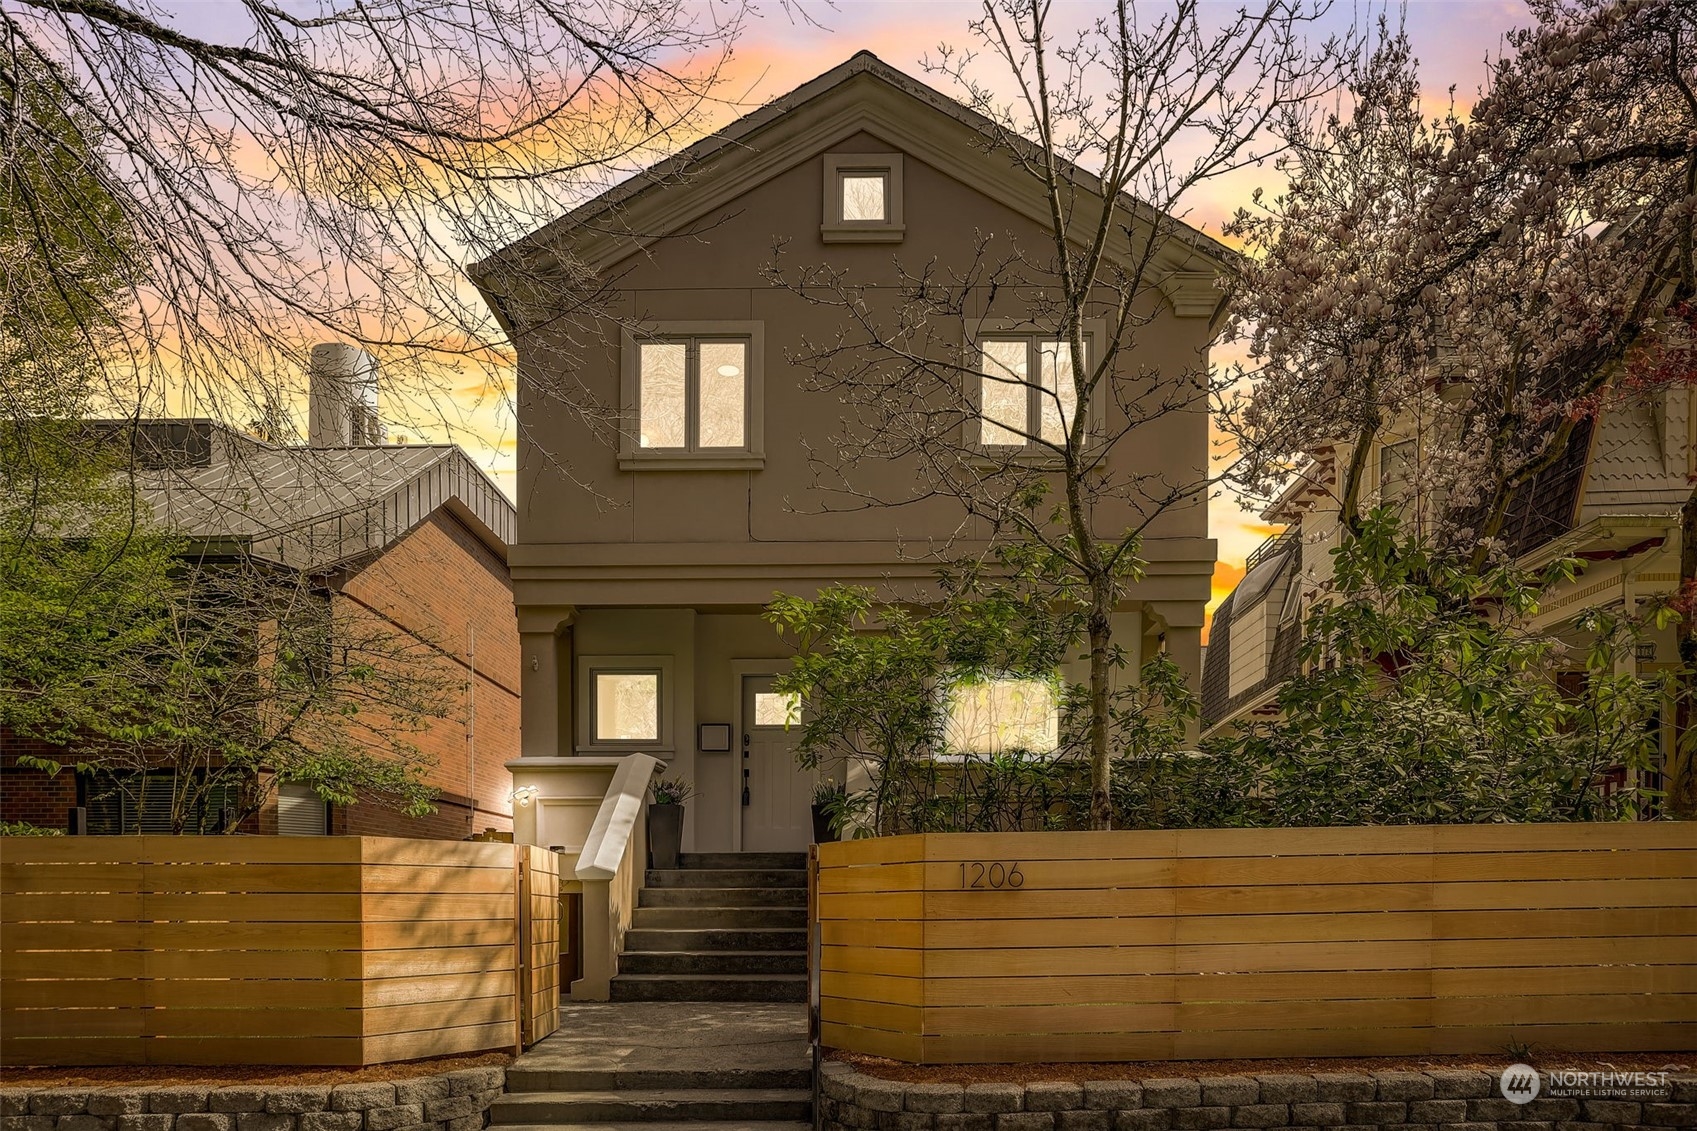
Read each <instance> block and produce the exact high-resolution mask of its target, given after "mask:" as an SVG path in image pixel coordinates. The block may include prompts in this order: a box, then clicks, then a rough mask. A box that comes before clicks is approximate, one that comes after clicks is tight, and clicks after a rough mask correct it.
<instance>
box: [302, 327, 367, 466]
mask: <svg viewBox="0 0 1697 1131" xmlns="http://www.w3.org/2000/svg"><path fill="white" fill-rule="evenodd" d="M306 436H307V444H308V445H310V446H311V447H314V448H348V447H360V446H362V445H365V444H379V443H382V442H383V425H382V423H381V422H380V421H379V419H378V416H377V360H376V359H375V358H373V357H372V356H371V355H370V354H368V353H366V352H365V351H364V350H362V349H359V348H357V347H355V346H348V345H343V344H341V343H339V342H326V343H324V344H323V345H316V346H313V347H312V362H311V364H310V365H309V367H308V370H307V430H306Z"/></svg>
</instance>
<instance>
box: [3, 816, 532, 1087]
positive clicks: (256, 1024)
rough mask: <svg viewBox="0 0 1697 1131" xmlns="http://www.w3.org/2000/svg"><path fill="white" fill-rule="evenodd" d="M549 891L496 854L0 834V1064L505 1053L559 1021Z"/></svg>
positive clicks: (520, 861)
mask: <svg viewBox="0 0 1697 1131" xmlns="http://www.w3.org/2000/svg"><path fill="white" fill-rule="evenodd" d="M558 890H559V876H558V865H557V863H556V858H555V857H554V854H553V853H549V852H545V851H541V850H537V849H534V848H530V847H528V846H518V847H515V846H513V845H511V844H489V843H458V842H453V841H425V840H395V839H384V838H375V837H263V838H261V837H240V838H236V837H169V836H131V837H64V838H58V837H55V838H52V839H48V838H41V839H33V838H32V839H21V838H8V839H6V840H4V841H0V1063H3V1064H7V1065H23V1064H34V1065H93V1064H303V1065H304V1064H317V1065H358V1064H380V1063H384V1062H387V1061H394V1060H409V1059H413V1058H417V1057H426V1056H441V1055H448V1054H453V1053H464V1052H475V1051H479V1050H484V1049H491V1048H507V1049H510V1048H513V1047H514V1046H515V1045H517V1044H519V1043H521V1040H522V1043H529V1042H531V1041H534V1040H536V1039H539V1038H540V1037H541V1036H545V1035H546V1034H547V1032H549V1031H552V1028H553V1026H554V1025H555V1024H556V1023H557V1019H558V1006H559V983H558V973H557V967H558V935H557V926H556V923H557V919H558V914H559V912H558V903H559V901H558V898H557V895H558ZM551 896H552V897H553V900H552V904H550V897H551ZM538 918H540V919H542V920H543V922H542V923H540V924H538V923H536V922H535V920H536V919H538Z"/></svg>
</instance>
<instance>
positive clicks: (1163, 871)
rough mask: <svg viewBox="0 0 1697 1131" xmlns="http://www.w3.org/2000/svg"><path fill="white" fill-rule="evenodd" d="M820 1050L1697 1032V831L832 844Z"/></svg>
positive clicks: (1668, 827)
mask: <svg viewBox="0 0 1697 1131" xmlns="http://www.w3.org/2000/svg"><path fill="white" fill-rule="evenodd" d="M817 898H818V907H819V911H818V915H819V931H820V934H821V943H822V946H821V958H820V971H821V974H820V978H821V1011H822V1026H823V1039H824V1043H825V1044H826V1045H829V1046H833V1047H836V1048H842V1049H849V1050H853V1051H857V1052H863V1053H869V1054H873V1055H878V1056H889V1057H895V1058H898V1059H901V1060H907V1061H913V1062H919V1063H930V1064H958V1063H998V1062H1029V1061H1115V1060H1171V1059H1206V1058H1214V1057H1284V1056H1305V1055H1306V1056H1345V1055H1395V1054H1418V1053H1469V1052H1502V1051H1503V1050H1504V1049H1505V1048H1506V1047H1507V1046H1508V1044H1509V1043H1510V1042H1511V1041H1514V1042H1524V1043H1527V1044H1535V1045H1538V1046H1540V1047H1544V1048H1554V1049H1567V1050H1575V1051H1628V1050H1681V1049H1691V1048H1697V824H1691V823H1665V824H1664V823H1647V824H1606V825H1605V824H1594V825H1518V826H1516V825H1488V826H1487V825H1468V826H1440V827H1401V828H1327V829H1231V830H1194V831H1192V830H1186V831H1154V832H1110V833H1091V832H1078V833H952V834H938V835H922V836H902V837H883V838H876V839H871V840H861V841H852V842H847V843H842V844H825V845H821V846H820V847H819V880H818V896H817Z"/></svg>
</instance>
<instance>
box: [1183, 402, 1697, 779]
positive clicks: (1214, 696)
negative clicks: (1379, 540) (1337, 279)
mask: <svg viewBox="0 0 1697 1131" xmlns="http://www.w3.org/2000/svg"><path fill="white" fill-rule="evenodd" d="M1694 395H1697V394H1694V391H1693V390H1691V389H1688V388H1683V387H1682V388H1676V389H1668V390H1662V391H1658V392H1655V393H1648V394H1642V395H1639V396H1635V397H1633V398H1631V399H1629V400H1626V401H1624V402H1622V403H1615V404H1610V405H1609V406H1608V407H1606V408H1605V409H1604V410H1603V411H1602V413H1601V414H1600V416H1598V417H1597V418H1596V419H1594V420H1584V421H1581V422H1580V423H1579V425H1578V426H1577V427H1576V428H1575V429H1574V430H1573V433H1572V437H1571V440H1570V441H1569V444H1568V446H1567V447H1566V448H1565V449H1564V451H1563V452H1562V454H1561V456H1560V458H1558V459H1557V460H1556V462H1555V463H1553V464H1552V465H1551V466H1549V467H1547V468H1545V469H1543V470H1542V471H1540V472H1539V473H1538V475H1537V477H1536V478H1535V479H1534V480H1533V481H1532V482H1531V483H1530V484H1529V485H1528V486H1527V487H1526V488H1524V489H1522V490H1520V491H1518V492H1517V493H1516V494H1515V496H1514V497H1513V498H1512V500H1511V502H1510V509H1509V519H1508V522H1507V524H1506V525H1505V527H1504V530H1503V533H1502V540H1503V542H1504V543H1505V545H1506V547H1507V549H1508V552H1509V553H1511V554H1512V555H1513V556H1514V557H1515V559H1516V560H1517V561H1518V562H1520V563H1521V564H1522V565H1525V566H1528V567H1539V566H1542V565H1545V564H1548V563H1549V562H1552V561H1554V560H1556V559H1558V558H1561V557H1573V558H1578V559H1579V560H1580V561H1581V562H1582V563H1583V565H1582V568H1581V570H1580V571H1579V573H1578V575H1577V576H1576V577H1575V578H1574V580H1572V581H1571V582H1564V583H1562V584H1560V585H1558V586H1556V587H1555V588H1554V589H1552V590H1550V591H1549V592H1547V593H1545V594H1544V597H1543V599H1542V600H1541V602H1540V604H1539V613H1538V616H1537V617H1536V619H1535V620H1534V621H1533V627H1535V628H1539V629H1549V630H1554V631H1555V632H1556V633H1557V635H1558V636H1562V637H1563V638H1564V639H1566V640H1568V642H1569V643H1571V644H1572V645H1573V648H1574V650H1573V656H1574V661H1575V668H1576V669H1577V668H1580V667H1582V666H1583V661H1584V649H1585V645H1586V642H1585V640H1584V639H1583V638H1582V635H1581V634H1580V633H1579V631H1578V630H1577V629H1576V628H1574V627H1573V626H1572V624H1571V622H1572V621H1573V619H1574V618H1575V617H1576V616H1577V615H1578V614H1579V613H1580V612H1582V611H1584V610H1587V609H1594V608H1612V609H1617V610H1632V609H1634V608H1635V607H1636V605H1637V603H1638V602H1639V601H1641V600H1643V599H1645V598H1649V597H1661V596H1666V595H1668V594H1670V593H1672V592H1674V591H1675V590H1676V589H1677V588H1678V584H1679V510H1680V507H1681V506H1682V505H1683V504H1684V502H1685V501H1686V500H1687V499H1688V498H1689V497H1690V495H1691V490H1692V488H1691V483H1692V478H1693V475H1694V474H1697V444H1694V429H1697V412H1694V411H1693V399H1694ZM1375 448H1376V450H1375V451H1373V452H1371V453H1369V458H1368V460H1367V467H1368V469H1369V476H1370V479H1369V482H1367V483H1365V484H1364V485H1363V486H1364V488H1365V497H1366V498H1367V499H1368V500H1369V501H1370V502H1384V503H1386V504H1388V505H1392V506H1396V507H1398V508H1399V509H1400V510H1402V512H1403V513H1404V515H1405V517H1406V518H1408V519H1410V520H1418V519H1419V518H1420V517H1421V516H1422V515H1425V514H1429V513H1430V511H1431V500H1428V499H1425V498H1422V497H1420V493H1419V491H1418V490H1416V489H1415V488H1414V487H1413V484H1414V483H1416V482H1419V481H1421V480H1422V477H1421V476H1420V475H1418V474H1415V471H1416V470H1417V469H1418V468H1419V467H1420V466H1423V465H1422V460H1423V458H1424V457H1423V452H1422V448H1423V440H1422V438H1421V437H1420V435H1419V434H1418V431H1417V430H1415V429H1408V430H1406V431H1405V432H1397V431H1394V430H1393V431H1389V432H1387V434H1386V435H1385V437H1384V439H1383V441H1382V442H1379V443H1376V444H1375ZM1350 454H1351V453H1350V451H1349V449H1348V447H1347V446H1344V445H1340V446H1338V447H1337V448H1330V449H1326V450H1324V451H1319V452H1315V453H1313V455H1312V457H1311V459H1310V461H1309V463H1308V464H1307V466H1306V467H1305V468H1304V469H1303V471H1302V472H1301V473H1300V474H1299V475H1298V476H1296V477H1295V478H1294V479H1293V480H1292V482H1291V483H1290V485H1289V486H1288V487H1287V488H1286V490H1285V492H1284V493H1283V494H1282V495H1281V496H1280V497H1279V498H1278V499H1276V500H1275V501H1274V502H1273V504H1272V505H1271V506H1270V507H1268V508H1267V510H1266V511H1265V512H1263V517H1264V518H1265V519H1266V520H1267V521H1268V522H1274V523H1282V524H1284V526H1285V529H1284V531H1283V533H1280V534H1277V535H1274V536H1273V537H1272V538H1269V539H1268V540H1267V541H1266V542H1265V543H1264V544H1263V545H1262V546H1261V547H1259V548H1258V549H1257V550H1256V551H1255V552H1254V553H1252V554H1251V555H1250V556H1249V559H1248V562H1247V563H1246V566H1247V571H1246V573H1245V576H1244V579H1243V580H1242V581H1241V582H1239V583H1238V586H1237V588H1236V589H1235V590H1233V591H1232V593H1231V595H1230V596H1228V597H1227V598H1226V599H1225V600H1224V601H1223V602H1221V604H1220V606H1219V608H1218V609H1217V610H1216V611H1215V614H1214V622H1213V629H1212V632H1211V634H1210V639H1209V647H1208V662H1207V666H1206V668H1205V669H1204V672H1203V678H1202V715H1203V733H1204V735H1205V736H1206V735H1209V734H1217V733H1220V732H1222V731H1225V730H1228V729H1230V728H1232V727H1233V726H1235V725H1238V724H1239V723H1241V722H1242V721H1244V720H1246V719H1255V718H1270V717H1273V716H1275V715H1276V714H1277V706H1276V703H1275V700H1276V698H1277V695H1278V690H1279V688H1280V687H1281V686H1282V685H1283V684H1284V682H1285V681H1286V680H1289V679H1290V678H1291V677H1292V676H1294V675H1296V674H1297V673H1298V670H1299V663H1298V659H1297V646H1298V644H1299V643H1300V640H1301V635H1302V622H1303V619H1304V618H1305V616H1306V614H1307V612H1308V610H1309V609H1310V608H1311V607H1312V605H1313V603H1314V602H1315V601H1318V600H1324V599H1325V596H1326V594H1327V593H1328V592H1329V589H1330V583H1331V576H1332V554H1331V552H1332V550H1333V549H1335V548H1336V546H1337V544H1338V536H1339V532H1340V529H1341V528H1340V524H1339V521H1338V504H1337V499H1336V497H1335V491H1336V488H1337V468H1338V467H1340V466H1343V465H1344V464H1346V463H1347V461H1348V460H1349V459H1350ZM1564 626H1565V627H1564ZM1677 658H1678V657H1677V655H1676V652H1675V645H1674V635H1673V629H1672V628H1667V629H1663V630H1660V631H1658V632H1655V633H1653V634H1652V636H1651V637H1650V638H1649V640H1647V641H1646V642H1645V643H1644V644H1642V645H1641V646H1640V648H1639V650H1638V654H1637V655H1635V656H1634V657H1632V659H1631V665H1632V668H1633V670H1635V671H1638V672H1643V673H1648V672H1651V671H1655V670H1658V669H1660V668H1665V667H1671V666H1672V665H1673V664H1674V663H1675V662H1676V661H1677ZM1666 737H1667V736H1665V735H1664V741H1665V739H1666ZM1664 748H1665V746H1664Z"/></svg>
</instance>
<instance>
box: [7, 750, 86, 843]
mask: <svg viewBox="0 0 1697 1131" xmlns="http://www.w3.org/2000/svg"><path fill="white" fill-rule="evenodd" d="M64 753H65V752H64V750H63V748H61V747H60V746H58V745H56V744H54V743H50V742H43V741H41V740H40V739H36V738H20V737H19V736H18V735H15V734H13V733H12V732H11V731H10V730H7V729H3V728H0V821H28V822H29V823H30V824H32V825H41V826H42V827H44V828H53V829H62V828H64V827H65V823H66V818H67V812H68V811H69V810H70V809H71V807H72V806H74V805H75V804H76V803H77V776H76V774H74V773H72V772H71V771H70V770H61V771H59V773H58V774H56V775H54V776H53V777H48V776H47V774H45V773H43V772H42V771H40V770H27V769H19V768H18V758H19V757H20V756H22V755H25V754H30V755H34V756H36V757H42V758H53V759H59V758H62V757H64Z"/></svg>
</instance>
